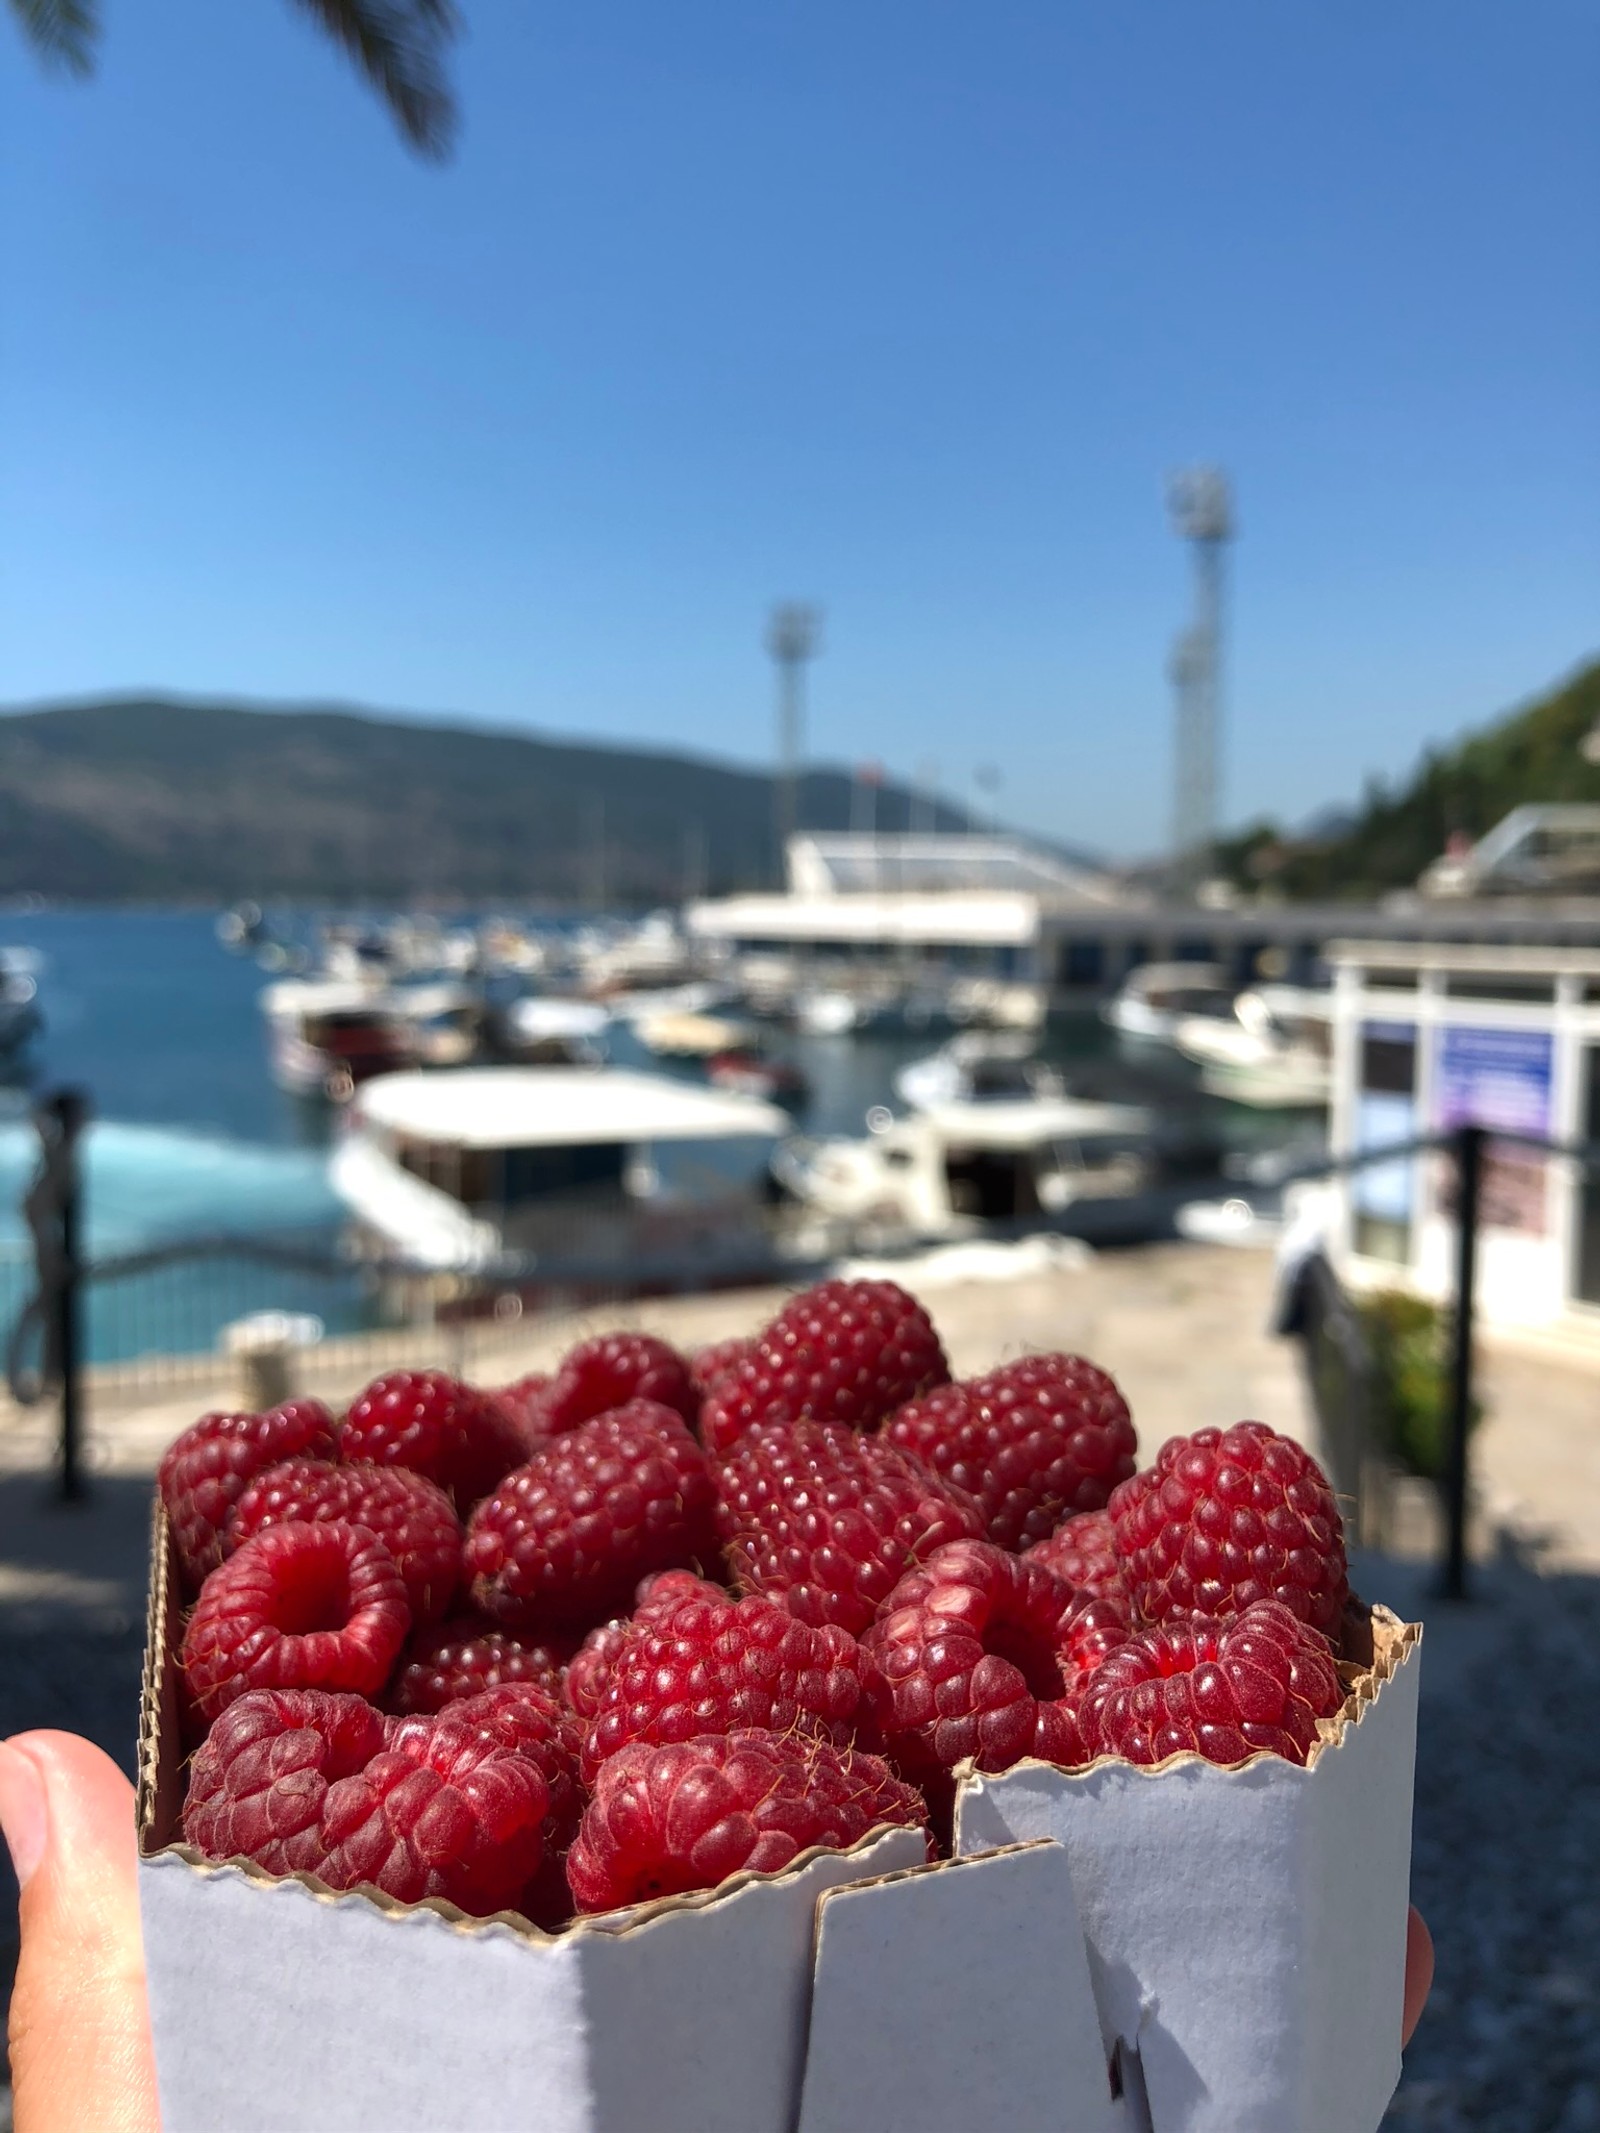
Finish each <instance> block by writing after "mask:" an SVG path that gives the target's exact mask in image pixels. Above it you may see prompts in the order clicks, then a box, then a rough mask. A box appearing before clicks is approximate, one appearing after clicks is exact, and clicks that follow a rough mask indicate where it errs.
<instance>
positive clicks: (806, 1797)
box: [567, 1733, 932, 1911]
mask: <svg viewBox="0 0 1600 2133" xmlns="http://www.w3.org/2000/svg"><path fill="white" fill-rule="evenodd" d="M886 1824H896V1825H900V1826H903V1827H905V1828H909V1829H925V1828H926V1827H927V1809H926V1807H925V1806H924V1804H923V1802H922V1800H921V1799H920V1797H919V1796H918V1795H917V1793H916V1792H915V1791H913V1789H912V1788H911V1787H910V1786H909V1785H905V1784H902V1783H901V1782H900V1780H899V1779H898V1778H896V1777H895V1776H894V1774H893V1772H892V1771H891V1770H890V1769H889V1767H888V1765H887V1764H886V1763H884V1762H881V1761H880V1760H879V1759H878V1757H877V1756H875V1755H864V1754H862V1753H861V1752H860V1751H859V1750H856V1749H849V1748H842V1749H841V1748H834V1747H832V1746H830V1745H829V1744H828V1743H827V1742H826V1741H819V1740H809V1739H806V1738H805V1737H804V1736H797V1737H785V1736H783V1735H780V1734H776V1733H730V1734H719V1735H716V1736H713V1737H710V1738H708V1739H705V1740H694V1741H674V1742H671V1743H669V1744H667V1745H665V1746H660V1745H657V1744H656V1743H654V1742H646V1741H639V1742H636V1743H635V1744H634V1745H633V1746H632V1747H631V1748H624V1749H623V1750H622V1752H621V1754H620V1755H614V1756H613V1757H612V1758H611V1760H610V1761H609V1762H608V1763H607V1764H605V1766H604V1767H603V1768H602V1770H601V1772H600V1776H599V1778H598V1780H597V1781H596V1784H595V1789H594V1797H593V1799H592V1800H591V1801H590V1802H589V1805H588V1806H587V1807H586V1808H585V1809H584V1815H583V1823H582V1826H581V1828H580V1829H579V1831H578V1841H577V1843H576V1844H574V1845H573V1847H572V1850H571V1852H570V1854H569V1855H568V1858H567V1879H568V1881H569V1882H570V1883H571V1886H572V1893H573V1895H574V1897H575V1898H576V1899H577V1904H578V1908H579V1910H581V1911H609V1910H612V1909H613V1908H615V1907H616V1906H617V1905H619V1904H628V1903H645V1902H648V1901H650V1900H651V1899H652V1898H653V1897H657V1896H676V1895H680V1894H682V1893H683V1892H684V1891H685V1890H688V1889H712V1888H715V1887H716V1886H717V1884H718V1883H719V1882H720V1881H725V1880H726V1879H727V1877H728V1875H730V1874H737V1873H739V1872H740V1871H741V1870H744V1869H753V1870H754V1871H755V1872H757V1873H762V1874H779V1873H782V1872H783V1870H784V1868H785V1867H787V1866H790V1865H792V1864H793V1863H794V1861H795V1860H796V1859H798V1858H799V1856H800V1854H801V1853H802V1852H804V1851H808V1850H810V1848H811V1847H812V1846H813V1845H825V1846H829V1847H831V1848H833V1849H836V1850H844V1849H846V1848H848V1847H849V1846H850V1845H852V1844H856V1843H858V1842H859V1841H860V1840H861V1838H863V1837H864V1836H865V1835H866V1834H867V1832H868V1831H869V1830H872V1829H876V1828H879V1827H882V1826H884V1825H886ZM931 1849H932V1848H931V1845H930V1856H931Z"/></svg>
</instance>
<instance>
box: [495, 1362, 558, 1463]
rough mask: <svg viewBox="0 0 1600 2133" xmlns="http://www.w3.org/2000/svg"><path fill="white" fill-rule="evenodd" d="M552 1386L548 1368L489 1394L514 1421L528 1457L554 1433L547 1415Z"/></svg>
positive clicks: (536, 1371)
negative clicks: (547, 1394)
mask: <svg viewBox="0 0 1600 2133" xmlns="http://www.w3.org/2000/svg"><path fill="white" fill-rule="evenodd" d="M549 1389H550V1376H549V1373H548V1371H544V1370H534V1371H530V1372H529V1374H528V1376H527V1377H525V1378H518V1379H517V1381H516V1383H515V1384H512V1385H502V1386H500V1387H499V1388H498V1389H497V1390H496V1391H494V1392H491V1393H489V1394H487V1395H486V1397H487V1398H488V1399H490V1400H492V1401H493V1402H494V1403H495V1405H496V1406H497V1407H498V1408H499V1410H500V1412H501V1413H502V1414H503V1415H504V1416H505V1418H506V1420H507V1421H508V1422H509V1423H510V1424H511V1428H512V1430H513V1432H514V1434H515V1436H516V1439H517V1442H518V1443H519V1444H520V1445H521V1446H522V1456H523V1458H524V1459H528V1458H531V1457H532V1455H533V1454H534V1453H535V1452H536V1451H537V1450H538V1449H539V1447H540V1445H541V1444H543V1443H544V1441H545V1439H546V1438H547V1437H548V1436H549V1434H550V1425H549V1424H548V1423H547V1422H546V1420H545V1415H544V1396H545V1394H546V1393H547V1392H548V1391H549Z"/></svg>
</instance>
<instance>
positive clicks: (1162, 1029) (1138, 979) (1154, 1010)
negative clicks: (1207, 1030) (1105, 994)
mask: <svg viewBox="0 0 1600 2133" xmlns="http://www.w3.org/2000/svg"><path fill="white" fill-rule="evenodd" d="M1238 990H1239V988H1238V986H1237V985H1235V984H1234V982H1233V980H1232V979H1231V978H1230V977H1229V975H1228V973H1227V971H1226V970H1225V969H1224V968H1223V967H1222V965H1221V964H1220V963H1141V964H1140V965H1139V967H1138V969H1137V970H1130V971H1129V973H1128V975H1127V977H1126V978H1125V979H1124V980H1123V983H1122V989H1121V991H1120V992H1119V993H1118V994H1117V995H1116V997H1115V998H1114V999H1111V1000H1108V1001H1107V1002H1106V1003H1105V1005H1104V1006H1103V1007H1102V1008H1101V1010H1100V1017H1101V1020H1102V1021H1104V1022H1109V1023H1110V1025H1111V1027H1112V1028H1113V1029H1114V1030H1116V1031H1117V1032H1118V1033H1119V1034H1120V1035H1121V1036H1124V1037H1136V1038H1140V1039H1142V1040H1144V1041H1145V1042H1147V1043H1154V1044H1170V1043H1172V1041H1173V1038H1174V1036H1175V1034H1176V1032H1177V1027H1178V1024H1179V1023H1180V1022H1183V1021H1192V1020H1193V1019H1194V1018H1195V1017H1196V1016H1200V1015H1215V1016H1223V1015H1227V1014H1229V1013H1231V1012H1232V1009H1233V1001H1234V995H1235V994H1236V993H1237V992H1238Z"/></svg>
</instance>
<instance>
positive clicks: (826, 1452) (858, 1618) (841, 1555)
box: [717, 1422, 983, 1636]
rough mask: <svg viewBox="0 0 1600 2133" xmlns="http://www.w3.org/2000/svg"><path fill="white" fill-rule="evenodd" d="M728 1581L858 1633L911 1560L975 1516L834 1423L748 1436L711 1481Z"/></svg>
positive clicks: (876, 1441) (978, 1516)
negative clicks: (730, 1577)
mask: <svg viewBox="0 0 1600 2133" xmlns="http://www.w3.org/2000/svg"><path fill="white" fill-rule="evenodd" d="M717 1499H718V1522H719V1525H720V1527H721V1531H722V1537H723V1540H724V1542H725V1544H726V1546H727V1551H728V1562H729V1566H730V1568H731V1569H732V1570H733V1572H734V1575H735V1579H736V1582H737V1583H738V1584H739V1585H740V1586H741V1587H742V1588H743V1589H744V1590H745V1591H747V1592H764V1593H769V1594H771V1595H772V1596H773V1597H775V1598H777V1597H781V1598H782V1600H783V1603H784V1605H785V1606H786V1607H787V1608H788V1609H789V1611H790V1613H791V1614H794V1615H798V1616H799V1618H800V1620H801V1621H802V1622H811V1623H814V1624H821V1623H824V1622H836V1623H838V1625H839V1627H840V1628H841V1629H847V1630H849V1632H850V1634H851V1635H852V1636H859V1635H860V1633H861V1632H862V1630H864V1629H865V1628H866V1626H867V1624H868V1623H869V1622H870V1621H871V1620H872V1618H873V1616H874V1615H875V1614H876V1613H877V1612H878V1609H879V1607H880V1606H881V1605H882V1603H883V1602H884V1601H885V1600H886V1599H887V1598H888V1597H889V1594H890V1593H891V1592H892V1591H893V1589H894V1586H895V1583H896V1581H897V1579H899V1578H900V1577H902V1576H903V1575H904V1573H905V1572H906V1571H907V1570H908V1569H910V1567H911V1565H912V1564H913V1563H917V1562H920V1561H921V1560H922V1558H923V1557H924V1556H926V1555H929V1554H931V1553H932V1552H933V1550H934V1549H935V1548H939V1547H942V1546H943V1545H944V1544H945V1542H947V1541H954V1540H960V1539H962V1538H964V1537H971V1538H974V1539H976V1538H978V1537H980V1536H981V1535H982V1532H983V1513H982V1512H981V1511H980V1510H979V1509H978V1506H977V1505H976V1504H975V1503H974V1502H973V1500H972V1498H971V1497H970V1496H968V1495H967V1494H966V1493H965V1492H964V1491H963V1490H961V1489H958V1488H956V1487H955V1485H954V1484H953V1483H951V1482H948V1481H942V1480H940V1478H939V1477H938V1476H937V1475H936V1474H930V1473H929V1472H928V1470H927V1468H926V1467H925V1466H923V1465H922V1463H921V1461H920V1460H917V1459H913V1458H912V1457H911V1456H910V1455H909V1454H908V1453H906V1452H902V1451H899V1450H897V1449H896V1447H895V1446H894V1445H892V1444H886V1443H885V1442H884V1440H883V1439H882V1438H881V1437H864V1436H861V1435H860V1434H858V1432H856V1431H855V1430H851V1429H845V1428H843V1427H841V1426H839V1425H837V1424H828V1423H822V1422H796V1423H793V1424H791V1425H790V1426H788V1427H786V1428H776V1427H775V1428H763V1429H758V1430H754V1431H752V1432H751V1434H750V1435H749V1436H747V1437H745V1438H743V1439H742V1440H741V1441H740V1442H739V1444H738V1445H737V1446H736V1447H735V1449H734V1451H733V1452H732V1454H731V1455H730V1456H729V1458H728V1460H727V1462H726V1463H725V1465H724V1466H723V1467H722V1468H721V1470H720V1472H719V1474H718V1476H717Z"/></svg>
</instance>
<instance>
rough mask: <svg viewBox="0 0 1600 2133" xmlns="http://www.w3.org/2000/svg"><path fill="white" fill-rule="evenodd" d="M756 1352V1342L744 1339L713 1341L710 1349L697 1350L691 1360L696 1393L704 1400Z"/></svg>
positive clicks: (690, 1373)
mask: <svg viewBox="0 0 1600 2133" xmlns="http://www.w3.org/2000/svg"><path fill="white" fill-rule="evenodd" d="M755 1352H756V1344H755V1342H754V1341H753V1340H746V1339H744V1338H742V1337H736V1338H734V1339H732V1340H725V1341H713V1342H712V1343H711V1345H710V1347H709V1348H697V1349H696V1350H695V1351H694V1353H693V1355H691V1356H690V1358H689V1376H690V1378H691V1380H692V1381H693V1384H694V1389H695V1391H696V1392H697V1393H699V1395H700V1397H701V1398H702V1399H704V1398H705V1397H706V1395H707V1394H708V1393H711V1392H715V1391H716V1389H717V1387H718V1385H720V1384H721V1382H722V1380H723V1379H724V1378H725V1377H727V1376H729V1375H730V1373H731V1372H732V1371H733V1370H734V1369H735V1368H736V1367H737V1366H738V1365H739V1364H740V1363H742V1362H744V1361H745V1359H746V1358H747V1357H748V1356H752V1355H754V1354H755Z"/></svg>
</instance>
